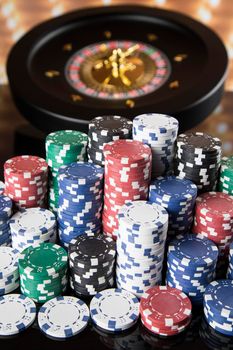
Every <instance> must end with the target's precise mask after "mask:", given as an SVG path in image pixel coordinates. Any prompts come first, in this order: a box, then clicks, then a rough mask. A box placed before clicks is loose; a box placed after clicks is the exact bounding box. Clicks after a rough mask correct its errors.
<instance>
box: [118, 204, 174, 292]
mask: <svg viewBox="0 0 233 350" xmlns="http://www.w3.org/2000/svg"><path fill="white" fill-rule="evenodd" d="M118 220H119V231H118V236H117V266H116V280H117V287H118V288H123V289H126V290H128V291H129V292H131V293H134V294H135V295H136V296H138V297H141V296H142V294H143V293H144V292H145V291H146V290H147V289H148V288H149V287H152V286H155V285H158V284H160V283H161V279H162V269H163V259H164V251H165V242H166V238H167V229H168V214H167V211H166V210H165V209H164V208H163V207H161V206H160V205H158V204H156V203H150V202H146V201H141V200H140V201H132V202H128V203H126V204H125V205H123V206H122V207H121V209H120V210H119V212H118Z"/></svg>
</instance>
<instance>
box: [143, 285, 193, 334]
mask: <svg viewBox="0 0 233 350" xmlns="http://www.w3.org/2000/svg"><path fill="white" fill-rule="evenodd" d="M140 312H141V314H142V315H143V316H144V317H146V319H148V320H150V321H151V322H152V324H153V325H154V326H158V327H161V328H165V327H173V326H176V325H178V326H179V325H182V323H183V322H185V321H186V320H187V319H189V318H190V316H191V312H192V305H191V302H190V300H189V298H188V297H187V296H186V295H185V294H184V293H182V292H181V291H179V290H177V289H175V288H171V287H169V286H155V287H151V288H149V289H148V290H147V291H146V292H145V294H144V295H143V296H142V298H141V300H140Z"/></svg>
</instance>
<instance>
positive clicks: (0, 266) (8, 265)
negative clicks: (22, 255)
mask: <svg viewBox="0 0 233 350" xmlns="http://www.w3.org/2000/svg"><path fill="white" fill-rule="evenodd" d="M18 287H19V269H18V251H17V250H15V249H13V248H11V247H0V295H3V294H8V293H11V292H12V291H13V290H15V289H17V288H18Z"/></svg>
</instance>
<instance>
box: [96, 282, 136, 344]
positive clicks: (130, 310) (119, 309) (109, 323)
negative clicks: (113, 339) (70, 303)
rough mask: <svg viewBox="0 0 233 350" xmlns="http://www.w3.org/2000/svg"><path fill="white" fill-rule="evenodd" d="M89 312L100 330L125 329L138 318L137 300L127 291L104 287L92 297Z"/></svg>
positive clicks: (117, 330) (114, 330) (113, 330)
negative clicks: (104, 288)
mask: <svg viewBox="0 0 233 350" xmlns="http://www.w3.org/2000/svg"><path fill="white" fill-rule="evenodd" d="M90 314H91V319H92V321H93V323H94V324H95V325H96V326H97V327H99V328H100V329H102V330H105V331H108V332H114V333H116V332H121V331H125V330H127V329H129V328H130V327H132V326H134V325H135V323H136V322H137V320H138V318H139V301H138V299H137V298H136V297H135V295H133V294H132V293H130V292H128V291H125V290H122V289H114V288H110V289H106V290H104V291H102V292H100V293H97V294H96V295H95V296H94V297H93V298H92V300H91V303H90ZM125 345H126V344H125ZM132 345H133V344H132ZM114 348H115V347H114ZM117 348H118V347H117ZM117 348H116V349H117ZM130 348H131V347H130Z"/></svg>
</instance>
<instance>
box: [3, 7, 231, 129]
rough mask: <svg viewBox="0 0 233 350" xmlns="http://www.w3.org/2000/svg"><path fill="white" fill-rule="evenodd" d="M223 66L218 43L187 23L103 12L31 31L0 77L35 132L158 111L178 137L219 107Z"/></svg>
mask: <svg viewBox="0 0 233 350" xmlns="http://www.w3.org/2000/svg"><path fill="white" fill-rule="evenodd" d="M227 61H228V60H227V54H226V50H225V47H224V45H223V43H222V42H221V40H220V39H219V38H218V36H217V35H216V34H215V33H214V32H213V31H212V30H210V29H209V28H207V27H206V26H204V25H203V24H201V23H199V22H197V21H195V20H193V19H191V18H189V17H187V16H184V15H182V14H180V13H176V12H172V11H165V10H160V9H155V8H150V7H141V6H110V7H101V8H92V9H84V10H77V11H75V12H71V13H68V14H66V15H63V16H60V17H57V18H55V19H52V20H49V21H47V22H44V23H42V24H40V25H38V26H36V27H35V28H34V29H32V30H31V31H30V32H28V33H27V34H26V35H25V36H24V37H23V38H22V39H21V40H20V41H19V42H18V43H17V44H16V45H15V46H14V47H13V49H12V50H11V52H10V55H9V58H8V62H7V73H8V78H9V83H10V88H11V91H12V94H13V97H14V100H15V103H16V105H17V107H18V109H19V110H20V112H21V113H22V114H23V115H24V117H25V118H26V119H28V120H29V121H30V123H31V124H33V125H34V126H36V127H38V128H39V129H41V130H43V131H46V132H49V131H54V130H55V129H67V128H75V129H78V130H81V131H87V125H88V122H89V121H90V120H91V119H92V118H93V117H95V116H98V115H111V114H114V115H116V114H117V115H121V116H124V117H128V118H130V119H132V118H133V117H135V116H136V115H138V114H141V113H147V112H161V113H167V114H171V115H173V116H175V117H176V118H178V120H179V122H180V131H181V132H182V131H184V130H186V129H188V128H191V127H193V126H195V125H196V124H198V123H199V122H200V121H202V120H203V119H204V118H205V117H207V116H208V115H209V114H210V113H211V112H212V110H213V109H214V108H215V107H216V106H217V105H218V103H219V102H220V99H221V96H222V93H223V88H224V81H225V78H226V71H227Z"/></svg>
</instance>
